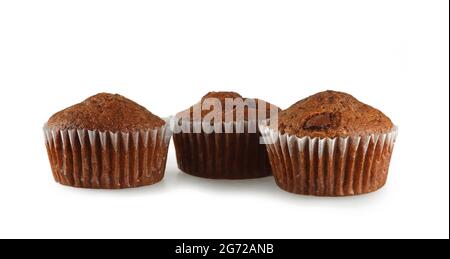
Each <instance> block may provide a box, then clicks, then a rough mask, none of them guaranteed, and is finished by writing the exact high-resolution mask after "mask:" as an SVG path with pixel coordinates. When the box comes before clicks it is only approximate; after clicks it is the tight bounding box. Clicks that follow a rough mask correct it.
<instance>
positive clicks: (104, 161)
mask: <svg viewBox="0 0 450 259" xmlns="http://www.w3.org/2000/svg"><path fill="white" fill-rule="evenodd" d="M166 125H167V123H166V122H165V121H164V120H162V119H161V118H159V117H158V116H156V115H153V114H152V113H150V112H149V111H148V110H147V109H145V108H144V107H142V106H140V105H138V104H137V103H135V102H133V101H131V100H129V99H127V98H125V97H123V96H120V95H117V94H116V95H113V94H107V93H101V94H98V95H95V96H92V97H90V98H88V99H86V100H85V101H83V102H82V103H79V104H76V105H74V106H72V107H69V108H67V109H65V110H63V111H60V112H58V113H56V114H55V115H53V116H52V117H51V118H50V119H49V120H48V122H47V123H46V124H45V126H44V133H45V140H46V147H47V151H48V156H49V160H50V165H51V169H52V172H53V176H54V178H55V180H56V181H57V182H59V183H61V184H63V185H68V186H73V187H81V188H95V189H121V188H130V187H138V186H144V185H151V184H154V183H157V182H159V181H161V179H162V178H163V176H164V171H165V167H166V161H167V152H168V147H169V142H170V137H171V131H170V130H169V127H168V126H166Z"/></svg>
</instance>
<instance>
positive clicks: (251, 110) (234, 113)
mask: <svg viewBox="0 0 450 259" xmlns="http://www.w3.org/2000/svg"><path fill="white" fill-rule="evenodd" d="M238 98H240V99H242V100H243V101H244V103H245V106H244V114H243V118H242V119H243V120H244V121H248V120H252V119H256V118H258V113H259V109H264V110H265V114H266V117H267V118H269V117H270V112H271V106H273V105H272V104H270V103H268V102H265V101H262V100H259V99H253V98H244V97H242V96H241V95H240V94H238V93H235V92H210V93H208V94H206V95H205V96H203V97H202V99H201V101H200V102H198V103H196V104H195V105H193V106H192V107H190V108H189V109H188V110H186V111H183V112H180V113H179V114H178V115H177V117H180V118H181V117H183V115H186V114H188V115H189V116H190V120H191V121H193V120H195V119H196V118H195V114H194V110H195V109H198V110H201V118H202V119H204V118H205V117H206V116H211V115H215V116H220V115H221V118H222V119H221V120H222V121H226V120H227V118H233V121H237V120H238V116H240V115H241V114H239V113H238V106H233V107H231V109H229V108H228V107H227V106H226V100H227V99H238ZM208 99H210V100H211V101H212V102H209V103H208V102H206V100H208ZM213 100H215V101H213ZM217 101H218V102H220V105H221V110H214V104H216V102H217ZM262 103H265V106H266V107H259V106H260V104H262ZM217 104H218V103H217ZM202 105H203V106H204V107H203V108H205V105H206V106H207V105H211V106H210V109H202ZM275 107H276V106H275ZM276 108H277V109H278V110H279V108H278V107H276ZM213 110H214V111H215V113H214V112H213ZM279 111H280V110H279ZM219 112H221V114H219ZM255 115H256V117H255Z"/></svg>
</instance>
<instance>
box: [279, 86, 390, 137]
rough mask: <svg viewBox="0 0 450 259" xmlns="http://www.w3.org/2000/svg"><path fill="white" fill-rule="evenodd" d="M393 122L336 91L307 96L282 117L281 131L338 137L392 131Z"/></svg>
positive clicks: (301, 134) (303, 134) (311, 135)
mask: <svg viewBox="0 0 450 259" xmlns="http://www.w3.org/2000/svg"><path fill="white" fill-rule="evenodd" d="M393 128H394V125H393V123H392V121H391V120H390V119H389V118H388V117H387V116H386V115H384V114H383V113H382V112H381V111H379V110H377V109H375V108H373V107H371V106H369V105H367V104H364V103H362V102H360V101H358V100H357V99H356V98H355V97H353V96H351V95H349V94H346V93H342V92H336V91H325V92H320V93H317V94H315V95H312V96H310V97H308V98H305V99H303V100H301V101H299V102H297V103H296V104H294V105H292V106H291V107H290V108H288V109H286V110H284V111H282V112H281V113H280V116H279V121H278V130H279V131H280V132H281V133H282V134H285V133H287V134H290V135H296V136H298V137H305V136H309V137H318V138H335V137H347V136H361V135H368V134H384V133H389V132H390V131H392V130H393Z"/></svg>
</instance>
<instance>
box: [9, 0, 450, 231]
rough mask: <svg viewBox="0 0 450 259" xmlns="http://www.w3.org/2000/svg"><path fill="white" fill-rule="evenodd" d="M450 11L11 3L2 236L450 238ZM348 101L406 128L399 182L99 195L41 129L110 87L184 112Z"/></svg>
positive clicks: (203, 183)
mask: <svg viewBox="0 0 450 259" xmlns="http://www.w3.org/2000/svg"><path fill="white" fill-rule="evenodd" d="M448 5H449V2H448V1H446V0H441V1H430V0H426V1H414V0H405V1H398V0H397V1H396V0H388V1H380V0H378V1H361V0H355V1H323V0H316V1H283V0H276V1H266V0H257V1H256V0H255V1H248V0H236V1H235V0H226V1H212V0H204V1H197V0H194V1H181V0H180V1H173V0H164V1H132V0H126V1H115V0H107V1H95V0H86V1H85V0H77V1H62V0H55V1H48V0H43V1H21V0H0V89H1V99H0V100H1V102H0V108H1V109H0V113H1V127H0V128H1V129H0V131H1V132H0V133H1V136H2V139H1V142H0V237H4V238H24V237H28V238H448V237H449V145H448V143H449V141H448V136H449V121H448V117H449V96H448V94H449V88H448V87H449V72H448V71H449V34H448V33H449V28H448V26H449V6H448ZM326 89H334V90H341V91H346V92H349V93H351V94H353V95H354V96H355V97H357V98H359V99H360V100H362V101H364V102H366V103H369V104H371V105H373V106H375V107H377V108H380V109H381V110H382V111H384V112H385V113H386V114H387V115H388V116H390V117H391V118H392V120H393V121H394V122H395V123H396V124H397V125H399V127H400V134H399V139H398V142H397V145H396V147H395V151H394V156H393V160H392V164H391V170H390V177H389V181H388V184H387V186H386V187H385V188H384V189H382V190H381V191H379V192H377V193H374V194H370V195H365V196H360V197H350V198H314V197H304V196H297V195H292V194H289V193H286V192H284V191H282V190H280V189H278V187H276V186H275V183H274V181H273V179H272V178H266V179H260V180H249V181H213V180H204V179H199V178H194V177H190V176H188V175H185V174H183V173H180V172H179V170H178V169H177V166H176V163H175V157H174V150H173V148H171V151H170V155H169V164H168V168H167V172H166V177H165V179H164V181H163V182H162V183H160V184H157V185H154V186H150V187H144V188H140V189H133V190H123V191H95V190H81V189H73V188H68V187H63V186H60V185H58V184H56V183H54V181H53V179H52V175H51V171H50V166H49V163H48V159H47V154H46V151H45V147H44V140H43V134H42V131H41V128H42V126H43V124H44V122H45V121H46V120H47V119H48V118H49V117H50V115H52V114H53V113H54V112H57V111H59V110H61V109H62V108H65V107H67V106H69V105H72V104H75V103H77V102H80V101H82V100H83V99H85V98H86V97H89V96H91V95H93V94H96V93H98V92H104V91H106V92H112V93H121V94H123V95H125V96H127V97H129V98H131V99H133V100H135V101H137V102H139V103H140V104H142V105H144V106H146V107H147V108H148V109H149V110H151V111H152V112H154V113H156V114H158V115H160V116H167V115H172V114H174V113H176V112H178V111H181V110H183V109H185V108H187V107H188V106H190V105H191V104H193V103H195V102H197V101H198V100H199V98H200V97H201V96H203V95H204V94H205V93H207V92H208V91H210V90H234V91H238V92H239V93H241V94H242V95H244V96H247V97H258V98H262V99H265V100H268V101H270V102H272V103H274V104H277V105H279V106H281V107H282V108H287V107H289V106H290V105H291V104H293V103H294V102H296V101H298V100H300V99H302V98H304V97H307V96H309V95H311V94H314V93H316V92H318V91H322V90H326Z"/></svg>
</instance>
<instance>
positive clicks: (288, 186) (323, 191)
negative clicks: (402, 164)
mask: <svg viewBox="0 0 450 259" xmlns="http://www.w3.org/2000/svg"><path fill="white" fill-rule="evenodd" d="M260 130H261V132H262V135H263V138H264V140H265V142H266V143H269V144H267V145H266V146H267V150H268V153H269V158H270V162H271V165H272V169H273V175H274V177H275V180H276V183H277V184H278V186H279V187H281V188H282V189H284V190H286V191H288V192H291V193H296V194H303V195H315V196H351V195H359V194H365V193H370V192H374V191H376V190H378V189H380V188H381V187H383V186H384V185H385V183H386V180H387V176H388V170H389V163H390V160H391V155H392V151H393V148H394V144H395V140H396V137H397V128H394V129H393V130H392V131H391V132H390V133H387V134H371V135H367V136H354V137H346V138H342V137H340V138H333V139H330V138H323V139H321V138H310V137H303V138H299V137H297V136H292V135H289V134H280V133H278V132H277V131H275V130H273V129H271V128H269V127H267V126H266V125H265V124H264V123H262V124H260Z"/></svg>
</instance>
